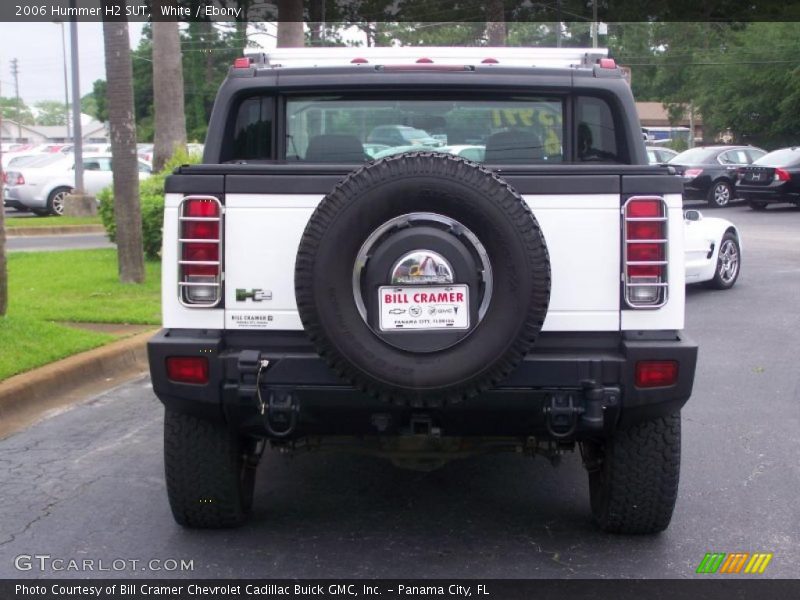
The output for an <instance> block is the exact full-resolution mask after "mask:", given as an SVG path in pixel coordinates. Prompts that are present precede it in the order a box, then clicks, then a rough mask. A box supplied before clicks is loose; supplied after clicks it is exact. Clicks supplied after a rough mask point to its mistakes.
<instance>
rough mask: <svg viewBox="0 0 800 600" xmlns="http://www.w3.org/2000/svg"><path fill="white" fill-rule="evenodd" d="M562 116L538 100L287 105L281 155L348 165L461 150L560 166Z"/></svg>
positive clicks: (556, 106) (557, 107) (553, 104)
mask: <svg viewBox="0 0 800 600" xmlns="http://www.w3.org/2000/svg"><path fill="white" fill-rule="evenodd" d="M562 115H563V107H562V101H561V100H560V99H556V98H543V97H520V98H512V99H503V100H460V99H453V100H442V99H430V100H425V99H417V98H414V99H411V98H409V99H405V100H398V99H386V100H382V99H364V98H347V97H312V98H290V99H289V100H288V101H287V107H286V122H287V132H286V147H285V152H286V158H287V160H304V161H309V162H339V163H348V162H362V161H365V160H369V159H370V158H372V157H375V158H380V157H382V156H388V155H391V154H394V153H398V152H409V151H416V150H421V149H432V148H435V149H436V150H438V151H443V152H451V153H454V154H455V153H457V150H455V147H456V145H460V148H459V149H461V148H463V145H469V146H473V147H475V148H476V150H475V151H474V152H473V156H474V157H476V158H478V157H481V156H483V157H484V160H485V161H486V162H494V163H518V164H531V163H537V162H543V161H554V162H560V161H562V160H563V145H562V139H563V117H562ZM376 145H381V146H383V148H382V149H380V150H377V151H376V149H375V147H376ZM451 149H452V150H451Z"/></svg>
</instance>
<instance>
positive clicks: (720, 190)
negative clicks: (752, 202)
mask: <svg viewBox="0 0 800 600" xmlns="http://www.w3.org/2000/svg"><path fill="white" fill-rule="evenodd" d="M730 200H731V191H730V189H728V186H727V185H725V184H724V183H719V184H717V187H715V188H714V202H716V203H717V206H725V205H726V204H728V202H730Z"/></svg>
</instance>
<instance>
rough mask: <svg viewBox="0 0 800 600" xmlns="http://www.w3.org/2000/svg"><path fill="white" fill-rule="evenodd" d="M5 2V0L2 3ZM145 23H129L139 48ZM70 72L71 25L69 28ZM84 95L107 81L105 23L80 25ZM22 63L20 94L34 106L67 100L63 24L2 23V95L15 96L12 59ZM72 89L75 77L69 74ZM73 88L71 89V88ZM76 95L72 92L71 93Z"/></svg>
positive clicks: (66, 26) (82, 89)
mask: <svg viewBox="0 0 800 600" xmlns="http://www.w3.org/2000/svg"><path fill="white" fill-rule="evenodd" d="M0 1H5V0H0ZM143 26H144V23H129V24H128V27H129V31H130V37H131V47H136V46H137V45H138V43H139V38H140V37H141V34H142V27H143ZM65 28H66V30H67V32H66V34H67V35H66V44H67V68H68V69H69V43H70V42H69V24H67V25H65ZM78 50H79V54H80V74H81V90H80V91H81V96H84V95H86V94H88V93H89V92H90V91H92V82H93V81H95V80H96V79H105V78H106V76H105V63H104V60H105V58H104V54H103V24H102V23H78ZM13 58H17V59H18V64H19V94H20V97H21V98H22V99H23V101H24V102H25V103H26V104H28V105H30V104H33V103H35V102H38V101H40V100H59V101H61V102H63V101H64V66H63V64H64V63H63V54H62V51H61V25H56V24H54V23H7V22H5V23H0V86H2V87H1V88H0V95H3V96H6V97H12V96H14V77H13V76H12V74H11V59H13ZM67 76H68V77H69V84H70V86H72V74H71V73H69V72H68V74H67ZM70 89H71V88H70ZM71 93H72V92H71V91H70V94H71Z"/></svg>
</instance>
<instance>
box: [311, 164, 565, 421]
mask: <svg viewBox="0 0 800 600" xmlns="http://www.w3.org/2000/svg"><path fill="white" fill-rule="evenodd" d="M414 212H426V213H431V212H432V213H438V214H442V215H445V216H447V217H450V218H453V219H455V220H456V221H458V222H460V223H461V224H463V225H464V227H466V228H467V229H470V230H471V231H473V232H474V233H475V235H476V236H477V237H478V238H479V239H480V241H481V242H482V243H483V245H484V246H485V247H486V251H487V253H488V255H489V259H490V260H491V262H492V268H493V279H494V291H493V296H492V300H491V302H490V304H489V307H488V310H487V312H486V314H485V316H484V319H483V321H481V322H480V324H478V325H477V326H476V327H475V328H474V329H473V330H472V331H471V332H470V334H469V335H468V336H467V337H466V338H464V339H463V340H462V341H460V342H459V343H457V344H455V345H454V346H451V347H449V348H446V349H443V350H439V351H435V352H429V353H415V352H410V351H405V350H401V349H398V348H395V347H393V346H391V345H389V344H387V343H385V342H384V341H383V340H382V339H380V337H379V336H378V335H376V334H375V332H373V331H372V330H371V329H370V327H369V326H368V325H367V323H365V321H364V319H362V317H361V316H360V314H359V313H358V309H357V306H356V303H355V301H354V291H353V265H354V263H355V257H356V255H357V253H358V251H359V248H360V247H361V245H362V244H363V243H364V241H365V240H366V239H367V237H368V236H369V235H370V234H371V233H372V232H373V231H374V230H375V229H376V228H377V227H379V226H380V225H382V224H383V223H385V222H386V221H388V220H390V219H391V218H395V217H397V216H400V215H403V214H408V213H414ZM295 297H296V299H297V306H298V311H299V313H300V318H301V319H302V322H303V326H304V328H305V330H306V332H307V333H308V335H309V337H310V338H311V340H312V342H313V343H314V344H315V347H316V349H317V352H318V353H319V354H320V356H322V357H324V358H325V359H326V361H327V362H328V364H329V365H330V366H331V367H332V368H333V369H334V370H335V371H336V372H337V373H338V374H339V376H340V377H342V378H343V379H344V380H346V381H348V382H350V383H351V384H352V385H354V386H356V387H358V388H359V389H361V390H362V391H364V392H366V393H368V394H370V395H372V396H374V397H377V398H380V399H382V400H384V401H387V402H391V403H394V404H398V405H411V406H429V407H438V406H442V405H444V404H448V403H457V402H460V401H462V400H463V399H465V398H469V397H471V396H474V395H476V394H477V393H479V392H481V391H483V390H485V389H487V388H489V387H491V386H493V385H496V384H497V383H498V382H500V381H501V380H502V379H503V378H504V377H506V376H507V375H508V374H509V373H510V372H511V371H512V370H513V369H514V368H515V367H516V366H517V365H518V364H519V363H520V361H521V360H522V358H523V357H524V356H525V354H526V353H527V352H528V351H529V349H530V348H531V346H532V345H533V344H534V342H535V340H536V337H537V336H538V334H539V331H540V330H541V327H542V323H543V322H544V319H545V317H546V315H547V307H548V303H549V299H550V260H549V256H548V252H547V246H546V244H545V240H544V236H543V235H542V232H541V229H540V227H539V224H538V222H537V221H536V219H535V217H534V216H533V214H532V213H531V211H530V208H529V207H528V205H527V204H526V203H525V202H524V200H522V198H521V197H520V195H519V194H518V193H517V192H516V191H515V190H514V189H513V188H511V187H510V186H509V185H508V184H507V183H506V182H505V181H503V180H502V179H500V178H499V177H498V176H497V175H496V174H494V173H493V172H492V171H490V170H488V169H486V168H484V167H482V166H481V165H478V164H476V163H474V162H471V161H467V160H464V159H462V158H459V157H456V156H453V155H450V154H439V153H435V152H418V153H411V154H404V155H400V156H393V157H389V158H386V159H383V160H380V161H377V162H374V163H368V164H366V165H365V166H363V167H361V168H359V169H357V170H356V171H354V172H353V173H351V174H350V175H348V176H347V177H346V178H345V179H344V180H343V181H341V182H340V183H339V184H337V186H336V187H335V188H334V189H333V191H332V192H331V193H330V194H328V195H327V196H326V197H325V198H324V199H323V200H322V202H321V203H320V204H319V206H318V207H317V209H316V211H315V212H314V214H313V215H312V217H311V219H310V220H309V223H308V226H307V227H306V230H305V232H304V234H303V237H302V240H301V242H300V247H299V250H298V254H297V262H296V267H295Z"/></svg>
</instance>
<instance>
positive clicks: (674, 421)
mask: <svg viewBox="0 0 800 600" xmlns="http://www.w3.org/2000/svg"><path fill="white" fill-rule="evenodd" d="M582 451H583V454H584V461H585V463H586V467H587V469H588V470H589V494H590V497H591V506H592V516H593V517H594V520H595V522H596V523H597V525H598V526H599V527H600V529H602V530H603V531H605V532H608V533H624V534H653V533H658V532H660V531H663V530H664V529H666V528H667V526H668V525H669V522H670V520H671V519H672V511H673V509H674V508H675V500H676V499H677V496H678V481H679V479H680V466H681V417H680V412H676V413H674V414H672V415H670V416H668V417H662V418H658V419H653V420H649V421H642V422H640V423H637V424H635V425H633V426H631V427H629V428H627V429H624V430H621V431H618V432H616V433H615V434H614V436H613V437H612V438H611V439H609V440H607V441H605V442H604V443H599V442H584V443H583V447H582Z"/></svg>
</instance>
